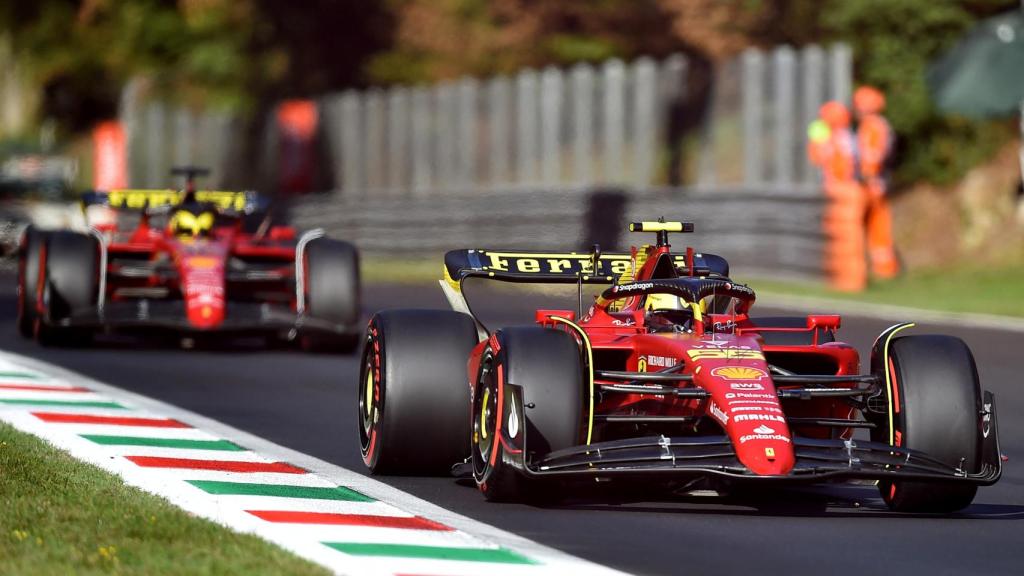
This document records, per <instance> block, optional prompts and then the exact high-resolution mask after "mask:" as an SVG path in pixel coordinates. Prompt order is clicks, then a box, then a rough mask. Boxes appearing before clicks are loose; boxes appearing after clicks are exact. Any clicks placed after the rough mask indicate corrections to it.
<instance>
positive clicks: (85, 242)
mask: <svg viewBox="0 0 1024 576" xmlns="http://www.w3.org/2000/svg"><path fill="white" fill-rule="evenodd" d="M44 260H45V266H46V274H45V276H44V278H43V281H44V285H43V290H42V293H43V307H44V308H45V310H46V315H45V318H39V317H37V318H36V319H35V336H36V339H37V340H38V341H39V343H40V344H42V345H43V346H86V345H88V344H89V343H90V342H91V340H92V330H90V329H88V328H80V327H72V326H63V325H61V324H60V323H61V322H62V321H64V320H67V319H70V318H72V317H73V316H74V315H76V314H78V313H81V312H86V311H89V310H92V309H94V308H95V307H96V302H97V297H98V296H99V248H98V246H97V245H96V240H95V239H93V238H92V237H91V236H86V235H85V234H78V233H75V232H68V231H59V232H52V233H50V234H48V236H47V240H46V252H45V257H44Z"/></svg>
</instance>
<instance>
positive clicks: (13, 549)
mask: <svg viewBox="0 0 1024 576" xmlns="http://www.w3.org/2000/svg"><path fill="white" fill-rule="evenodd" d="M0 573H3V574H146V575H150V574H198V575H203V574H209V575H214V574H217V575H220V574H328V572H327V570H325V569H323V568H321V567H319V566H317V565H315V564H313V563H311V562H308V561H306V560H303V559H301V558H299V557H297V556H294V555H293V554H291V553H289V552H286V551H285V550H283V549H281V548H278V547H276V546H274V545H273V544H270V543H268V542H266V541H264V540H262V539H260V538H258V537H256V536H253V535H250V534H239V533H236V532H232V531H231V530H229V529H227V528H224V527H222V526H219V525H217V524H215V523H213V522H210V521H208V520H204V519H201V518H198V517H196V516H193V515H191V514H189V513H187V512H185V511H183V510H181V509H179V508H177V507H175V506H174V505H172V504H171V503H170V502H168V501H167V500H164V499H163V498H160V497H157V496H154V495H151V494H147V493H145V492H143V491H141V490H139V489H136V488H133V487H130V486H127V485H125V484H124V483H123V482H122V481H121V480H120V479H119V478H117V477H116V476H114V475H112V474H108V473H107V472H104V471H102V470H100V469H98V468H95V467H93V466H91V465H89V464H85V463H83V462H80V461H78V460H75V459H74V458H72V457H71V456H70V455H68V454H67V453H65V452H62V451H60V450H58V449H56V448H54V447H53V446H51V445H49V444H47V443H46V442H44V441H42V440H40V439H38V438H36V437H34V436H31V435H29V434H25V433H23V432H20V431H18V430H15V429H14V428H12V427H11V426H9V425H7V424H5V423H0Z"/></svg>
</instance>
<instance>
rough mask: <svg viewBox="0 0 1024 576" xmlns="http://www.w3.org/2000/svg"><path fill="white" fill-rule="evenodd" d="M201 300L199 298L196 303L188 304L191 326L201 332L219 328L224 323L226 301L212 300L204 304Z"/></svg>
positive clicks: (187, 310)
mask: <svg viewBox="0 0 1024 576" xmlns="http://www.w3.org/2000/svg"><path fill="white" fill-rule="evenodd" d="M201 300H202V299H200V298H197V299H196V301H194V302H189V303H188V306H187V309H186V312H187V315H188V322H189V324H191V325H192V327H193V328H198V329H200V330H209V329H211V328H215V327H217V326H219V325H220V323H221V322H223V321H224V301H223V300H216V299H210V300H208V301H206V302H203V301H201Z"/></svg>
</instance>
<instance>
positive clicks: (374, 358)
mask: <svg viewBox="0 0 1024 576" xmlns="http://www.w3.org/2000/svg"><path fill="white" fill-rule="evenodd" d="M630 229H631V230H632V231H638V232H654V233H656V234H657V242H656V244H655V245H653V246H645V247H642V248H640V249H636V248H634V249H633V250H632V252H631V253H617V254H601V253H600V251H599V249H597V248H596V247H595V250H594V253H593V254H591V255H586V254H580V253H542V252H499V251H490V250H455V251H452V252H449V253H448V254H447V255H446V257H445V279H444V280H443V281H442V287H443V289H444V291H445V293H446V295H447V296H448V299H449V301H450V302H451V304H452V307H453V308H454V311H437V310H390V311H382V312H379V313H377V314H376V315H375V316H374V317H373V318H372V320H371V321H370V324H369V327H368V332H367V335H366V343H365V346H364V349H363V366H362V376H361V379H360V382H361V383H362V385H361V386H360V390H359V401H358V402H359V414H360V418H359V421H360V427H359V436H360V440H361V449H362V454H363V459H364V461H365V463H366V465H367V467H369V469H370V470H371V471H372V472H373V473H376V474H390V473H404V474H424V473H434V472H445V471H448V470H450V469H452V466H453V464H455V465H456V466H455V470H456V471H458V470H459V469H462V470H465V471H467V472H468V470H466V469H471V471H472V476H473V478H475V480H476V484H477V486H478V487H479V488H480V490H481V491H482V492H483V494H484V496H486V497H487V498H488V499H490V500H521V499H528V498H531V497H533V496H536V495H538V494H544V493H546V492H550V491H552V490H551V488H552V487H553V486H552V485H554V484H568V483H571V482H572V481H574V480H586V481H589V482H590V483H591V484H593V483H594V481H595V480H607V481H615V480H618V479H624V480H625V479H628V480H631V481H635V480H645V479H646V480H650V481H652V482H653V481H658V482H663V483H665V484H666V485H668V486H669V487H672V488H674V489H677V490H678V489H682V490H686V489H696V488H702V487H720V486H722V485H723V484H724V485H729V484H738V483H744V482H746V483H764V482H770V483H780V482H805V483H814V482H823V481H835V480H851V479H870V480H877V481H878V486H879V489H880V491H881V496H882V498H883V499H884V501H885V502H886V503H887V504H888V505H889V506H890V507H891V508H892V509H894V510H900V511H926V512H950V511H954V510H959V509H961V508H964V507H966V506H967V505H969V504H970V503H971V501H972V499H973V498H974V495H975V492H976V491H977V487H978V486H979V485H989V484H992V483H994V482H996V481H997V480H998V479H999V476H1000V474H1001V469H1002V464H1001V457H1000V454H999V446H998V439H997V434H996V413H995V402H994V399H993V395H992V394H991V393H990V392H987V391H986V392H984V393H983V392H982V391H981V389H980V387H979V383H978V374H977V371H976V368H975V364H974V359H973V357H972V355H971V352H970V350H969V349H968V348H967V346H966V345H965V344H964V343H963V342H962V341H961V340H960V339H958V338H955V337H951V336H939V335H905V334H906V332H905V330H907V329H908V328H910V327H911V326H913V324H897V325H895V326H893V327H892V328H890V329H888V330H886V331H885V332H883V333H882V334H881V335H880V336H879V337H878V339H877V341H876V342H875V345H874V348H873V349H872V351H871V361H870V364H871V368H870V371H869V372H868V373H864V374H862V373H860V359H859V357H858V353H857V350H856V349H855V348H853V347H852V346H850V345H848V344H845V343H842V342H839V341H837V340H836V339H835V331H836V330H837V329H838V328H839V326H840V318H839V316H834V315H810V316H806V317H762V318H758V317H756V316H751V315H750V309H751V306H752V305H753V304H754V299H755V295H754V291H753V290H751V289H750V288H749V287H747V286H745V285H742V284H738V283H736V282H733V281H732V280H730V279H729V266H728V263H727V262H726V261H725V260H724V259H723V258H721V257H719V256H715V255H712V254H699V253H695V252H694V251H693V249H692V248H688V249H687V250H686V252H685V253H683V254H675V253H672V252H671V251H670V247H669V243H668V233H669V232H690V231H692V229H693V225H692V224H682V223H678V222H674V223H672V222H668V223H666V222H643V223H636V224H633V225H631V227H630ZM469 278H487V279H492V280H499V281H508V282H545V283H578V284H579V286H580V294H582V285H583V283H602V284H606V285H608V284H610V286H609V287H608V288H607V289H605V290H604V291H603V293H602V294H601V295H600V296H599V297H598V298H597V299H596V301H595V302H594V303H593V305H592V306H590V308H589V311H587V312H586V314H583V315H582V317H581V318H577V317H576V316H577V312H575V311H572V310H538V311H537V312H536V325H535V326H516V327H508V328H501V329H497V330H494V331H490V332H489V331H487V330H486V329H485V328H484V327H483V325H482V324H480V323H479V321H477V320H476V318H474V317H473V316H472V313H471V312H470V308H469V305H468V303H467V301H466V299H465V297H464V296H463V293H462V284H463V282H465V281H466V280H467V279H469ZM581 301H582V297H581ZM580 309H581V310H582V306H580ZM467 368H468V371H467ZM859 429H861V430H866V431H867V434H860V435H856V436H855V432H856V431H857V430H859ZM867 435H869V436H870V439H862V436H867Z"/></svg>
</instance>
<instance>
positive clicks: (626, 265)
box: [444, 249, 729, 284]
mask: <svg viewBox="0 0 1024 576" xmlns="http://www.w3.org/2000/svg"><path fill="white" fill-rule="evenodd" d="M673 264H675V266H676V268H677V269H678V270H679V271H680V273H682V274H688V273H689V267H688V266H687V263H686V256H685V255H682V254H679V255H673ZM632 266H633V260H632V257H631V255H630V254H629V253H626V252H609V253H604V254H600V255H599V256H598V258H597V266H596V270H595V266H594V255H593V254H588V253H586V252H544V251H523V250H515V251H513V250H505V251H503V250H474V249H468V250H451V251H449V252H448V253H447V254H445V257H444V268H445V280H446V281H448V282H450V283H458V282H461V281H462V280H464V279H466V278H471V277H479V278H490V279H492V280H499V281H502V282H527V283H537V284H575V283H577V282H580V281H582V282H583V283H585V284H608V283H611V282H614V281H615V280H616V279H617V278H620V277H622V276H623V275H631V274H632V273H633V272H634V271H633V270H632V269H631V268H632ZM693 266H694V273H695V274H696V275H699V276H704V275H708V274H722V275H727V274H728V273H729V265H728V263H726V261H725V259H724V258H722V257H721V256H716V255H714V254H695V255H694V258H693Z"/></svg>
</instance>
